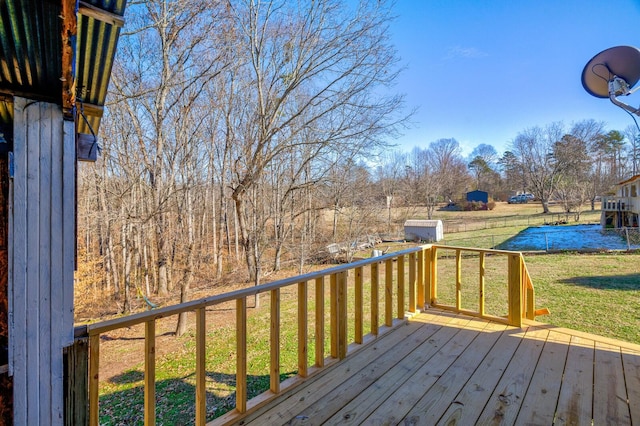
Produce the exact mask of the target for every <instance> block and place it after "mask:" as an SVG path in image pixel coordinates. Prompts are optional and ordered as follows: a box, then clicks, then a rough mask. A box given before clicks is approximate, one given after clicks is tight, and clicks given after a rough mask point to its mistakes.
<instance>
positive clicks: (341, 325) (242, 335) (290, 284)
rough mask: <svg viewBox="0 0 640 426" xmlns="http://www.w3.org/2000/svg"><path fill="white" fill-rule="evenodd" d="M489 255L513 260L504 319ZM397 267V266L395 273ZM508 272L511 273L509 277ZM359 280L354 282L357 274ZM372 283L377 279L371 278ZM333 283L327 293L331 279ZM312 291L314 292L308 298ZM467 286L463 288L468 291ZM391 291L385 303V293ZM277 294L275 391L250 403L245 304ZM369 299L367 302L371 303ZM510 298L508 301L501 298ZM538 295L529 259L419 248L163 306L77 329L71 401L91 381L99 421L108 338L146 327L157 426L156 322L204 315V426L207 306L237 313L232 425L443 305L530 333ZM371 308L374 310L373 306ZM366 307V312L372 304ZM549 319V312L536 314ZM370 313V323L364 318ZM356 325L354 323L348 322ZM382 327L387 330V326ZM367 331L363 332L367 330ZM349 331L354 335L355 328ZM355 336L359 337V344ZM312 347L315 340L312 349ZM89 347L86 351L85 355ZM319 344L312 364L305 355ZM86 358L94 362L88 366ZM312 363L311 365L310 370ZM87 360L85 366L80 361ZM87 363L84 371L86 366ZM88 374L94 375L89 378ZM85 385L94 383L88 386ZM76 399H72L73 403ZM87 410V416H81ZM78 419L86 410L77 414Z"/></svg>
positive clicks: (199, 413)
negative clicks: (103, 346) (494, 307)
mask: <svg viewBox="0 0 640 426" xmlns="http://www.w3.org/2000/svg"><path fill="white" fill-rule="evenodd" d="M444 251H447V252H453V253H454V255H455V287H456V288H455V295H456V296H455V303H454V304H451V305H448V304H446V303H443V302H441V301H439V300H438V287H439V280H438V262H439V256H440V255H439V254H440V253H441V252H444ZM463 254H465V255H471V256H477V259H478V268H477V271H478V272H477V274H478V277H479V281H478V287H477V288H478V292H477V296H476V297H477V306H478V309H476V310H469V309H463V307H462V306H463V300H462V294H463V292H462V287H463V268H462V266H461V262H462V257H463ZM488 256H492V257H494V256H506V257H507V259H508V268H507V269H508V270H507V271H506V278H507V283H508V286H507V287H508V295H507V297H503V299H505V303H506V309H507V311H508V315H506V316H499V315H493V314H490V313H487V312H485V311H486V306H485V289H484V287H485V278H486V273H485V260H486V258H487V257H488ZM394 265H395V267H394ZM502 272H503V273H504V272H505V271H502ZM350 275H351V276H352V278H350V277H349V276H350ZM365 276H368V277H369V278H368V279H366V278H365ZM327 278H328V292H327V288H326V284H327V283H326V281H327ZM310 283H313V287H314V290H315V292H314V293H313V294H312V296H313V297H310V294H309V288H310ZM466 285H467V283H466V282H465V286H466ZM283 289H289V290H290V289H295V293H296V294H297V301H296V303H297V359H298V362H297V364H298V365H297V376H296V377H293V378H290V379H287V380H285V381H283V382H281V381H280V347H281V342H280V336H281V331H282V330H281V321H280V316H281V312H282V306H281V302H282V297H281V291H283ZM348 291H350V292H351V293H350V294H351V295H352V296H350V297H352V298H351V299H350V300H352V301H353V302H354V303H349V304H348V303H347V299H348V297H347V293H348ZM381 291H382V292H383V294H382V295H380V292H381ZM266 293H268V294H269V296H270V297H269V308H268V311H269V315H270V320H269V322H270V343H269V348H270V349H269V351H270V371H269V376H270V386H269V391H267V392H265V393H263V394H261V395H259V396H257V397H255V398H252V399H250V400H249V399H248V398H247V393H248V392H247V391H248V387H247V352H248V348H247V315H248V314H247V312H248V307H247V299H248V298H250V297H254V296H256V295H260V294H266ZM325 293H328V296H329V301H328V302H329V303H328V309H329V312H328V314H329V318H330V320H329V324H325V309H326V308H325ZM365 296H366V297H365ZM503 296H504V295H503ZM534 297H535V296H534V291H533V286H532V284H531V279H530V277H529V274H528V271H527V268H526V266H525V264H524V260H523V257H522V255H521V254H520V253H517V252H508V251H498V250H482V249H470V248H461V247H447V246H437V245H425V246H419V247H415V248H411V249H407V250H403V251H399V252H395V253H390V254H386V255H383V256H379V257H375V258H371V259H365V260H361V261H357V262H354V263H351V264H346V265H340V266H336V267H333V268H330V269H326V270H323V271H318V272H312V273H308V274H305V275H300V276H296V277H292V278H287V279H284V280H280V281H276V282H272V283H268V284H263V285H260V286H256V287H251V288H246V289H242V290H238V291H233V292H230V293H225V294H221V295H217V296H212V297H207V298H203V299H199V300H194V301H191V302H188V303H183V304H180V305H175V306H168V307H163V308H160V309H155V310H152V311H147V312H143V313H138V314H134V315H131V316H128V317H123V318H117V319H112V320H109V321H104V322H100V323H95V324H89V325H86V326H83V327H82V328H79V329H78V330H76V336H77V338H76V345H75V346H74V348H76V347H77V348H79V349H77V350H76V349H72V348H69V351H70V352H73V351H76V352H75V353H73V354H72V355H73V356H72V357H71V358H73V359H75V361H73V362H69V364H68V365H69V368H70V369H75V371H70V374H69V377H71V378H72V379H70V380H71V381H72V382H73V383H71V384H69V386H68V388H70V389H71V394H72V396H73V395H75V398H77V395H78V394H83V392H85V391H83V385H82V383H83V378H88V391H87V392H86V393H88V407H89V412H88V423H89V424H90V425H98V423H99V406H98V399H99V384H100V379H99V371H100V362H99V360H100V340H101V339H100V336H101V335H103V334H105V333H107V332H110V331H113V330H117V329H122V328H126V327H131V326H134V325H137V324H144V330H145V336H144V341H145V344H144V366H145V367H144V421H145V425H154V424H155V420H156V417H155V413H156V396H155V384H156V368H155V363H156V322H157V321H158V320H159V319H161V318H165V317H168V316H173V315H177V314H180V313H183V312H194V313H195V316H196V330H195V334H194V339H195V358H196V367H195V372H194V373H195V383H196V385H195V395H194V404H195V424H196V425H204V424H205V422H206V412H207V411H206V387H205V386H206V383H205V378H206V364H205V360H206V349H205V347H206V338H207V337H206V336H207V321H206V308H207V307H210V306H214V305H220V304H223V303H229V302H231V303H233V304H235V314H236V348H235V350H236V364H237V365H236V390H235V392H236V398H235V401H236V408H235V411H232V412H229V413H227V414H225V415H223V416H222V417H220V418H219V419H217V420H216V422H219V423H225V422H227V421H232V420H234V419H236V420H237V419H238V417H239V416H242V415H243V414H244V413H247V412H250V411H252V410H255V409H256V408H257V407H259V406H261V405H263V404H265V403H266V402H267V401H269V400H270V399H272V398H273V397H275V396H276V395H278V394H280V393H282V392H284V391H285V390H286V389H288V388H290V387H292V386H295V385H296V384H298V383H299V382H300V381H301V380H303V379H304V378H305V377H308V376H310V375H313V374H315V373H317V372H319V371H321V370H322V369H323V368H326V367H327V366H328V365H330V364H333V363H334V362H337V361H339V360H341V359H344V358H345V357H347V356H348V354H349V353H351V352H353V351H355V350H357V349H358V348H360V347H362V346H363V345H364V344H366V343H368V342H370V341H373V340H375V339H376V337H377V336H379V335H381V334H383V333H385V332H387V331H389V330H390V329H392V328H393V327H394V326H395V325H397V324H399V323H401V322H402V321H403V320H404V319H405V318H406V317H407V316H411V315H412V314H414V313H416V312H419V311H420V310H422V309H427V308H428V307H429V306H437V307H440V308H444V309H451V310H455V311H458V312H466V313H469V314H471V315H475V316H479V317H483V318H487V319H491V320H496V321H501V322H504V323H507V324H509V325H512V326H516V327H519V326H521V325H522V319H523V318H531V319H533V318H534V317H535V315H536V311H535V308H534V305H535V300H534ZM309 299H313V303H314V305H313V310H314V311H315V315H314V316H313V317H312V318H313V321H314V322H315V324H311V326H312V327H313V330H314V335H313V338H312V339H310V337H309V334H308V330H309V326H310V324H309V323H308V322H309V315H308V313H309V312H310V311H311V309H310V307H309V306H308V301H309ZM366 301H368V302H366ZM365 303H366V306H365ZM539 313H543V312H542V311H538V314H539ZM365 314H368V315H366V316H367V317H366V318H365ZM350 319H351V320H352V321H353V323H352V324H349V321H350ZM381 320H382V321H383V325H381V324H380V321H381ZM366 324H368V329H367V330H365V325H366ZM326 329H328V331H329V340H330V351H329V355H330V356H328V357H326V353H325V345H324V340H325V330H326ZM349 329H351V330H352V331H351V333H349V332H348V330H349ZM349 336H352V337H351V339H350V338H349ZM310 340H311V342H310ZM86 343H88V348H87V347H86ZM310 343H312V345H311V346H313V348H314V352H315V354H314V356H313V357H310V356H307V354H308V350H309V348H310ZM86 357H88V362H86V359H85V362H82V358H86ZM309 358H312V359H313V365H309ZM79 361H80V362H79ZM82 365H86V367H84V370H83V367H81V366H82ZM87 370H88V371H87ZM85 384H86V382H85ZM69 398H71V397H70V396H68V399H69ZM68 406H71V407H76V408H69V410H68V411H76V412H75V413H69V414H68V416H67V417H68V419H67V423H70V424H71V423H74V422H78V421H79V420H78V419H82V418H83V415H85V414H84V413H82V412H81V411H82V409H83V408H84V407H86V406H87V404H82V402H81V401H80V402H76V403H75V405H74V404H71V405H69V404H68ZM78 407H79V408H78ZM78 411H80V412H79V413H78Z"/></svg>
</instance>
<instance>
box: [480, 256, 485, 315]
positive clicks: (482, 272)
mask: <svg viewBox="0 0 640 426" xmlns="http://www.w3.org/2000/svg"><path fill="white" fill-rule="evenodd" d="M479 268H480V271H479V275H480V279H479V282H478V286H479V288H478V313H479V314H480V316H481V317H483V316H484V315H485V312H484V283H485V280H484V275H485V262H484V252H483V251H481V252H480V259H479Z"/></svg>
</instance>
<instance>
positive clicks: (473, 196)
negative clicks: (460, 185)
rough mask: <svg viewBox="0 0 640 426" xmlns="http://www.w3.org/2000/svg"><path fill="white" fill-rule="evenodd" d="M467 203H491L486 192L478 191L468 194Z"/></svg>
mask: <svg viewBox="0 0 640 426" xmlns="http://www.w3.org/2000/svg"><path fill="white" fill-rule="evenodd" d="M467 201H468V202H470V203H471V202H473V201H477V202H481V203H485V204H487V203H488V202H489V193H488V192H486V191H480V190H478V189H476V190H475V191H471V192H467Z"/></svg>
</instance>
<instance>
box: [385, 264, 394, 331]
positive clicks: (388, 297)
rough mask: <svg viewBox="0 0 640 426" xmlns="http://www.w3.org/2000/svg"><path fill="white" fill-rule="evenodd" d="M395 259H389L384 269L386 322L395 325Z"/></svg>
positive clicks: (388, 325) (389, 325) (387, 324)
mask: <svg viewBox="0 0 640 426" xmlns="http://www.w3.org/2000/svg"><path fill="white" fill-rule="evenodd" d="M392 303H393V259H387V260H386V262H385V270H384V322H385V325H386V326H387V327H391V326H392V325H393V305H392Z"/></svg>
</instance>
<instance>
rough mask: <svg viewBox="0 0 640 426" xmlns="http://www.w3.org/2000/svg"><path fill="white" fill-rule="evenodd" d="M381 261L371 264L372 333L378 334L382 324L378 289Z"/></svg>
mask: <svg viewBox="0 0 640 426" xmlns="http://www.w3.org/2000/svg"><path fill="white" fill-rule="evenodd" d="M379 266H380V263H378V262H375V263H372V264H371V334H373V335H374V336H377V335H378V328H379V327H380V324H379V322H378V317H379V315H380V295H379V291H378V289H379V288H380V287H379V286H380V271H379Z"/></svg>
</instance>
